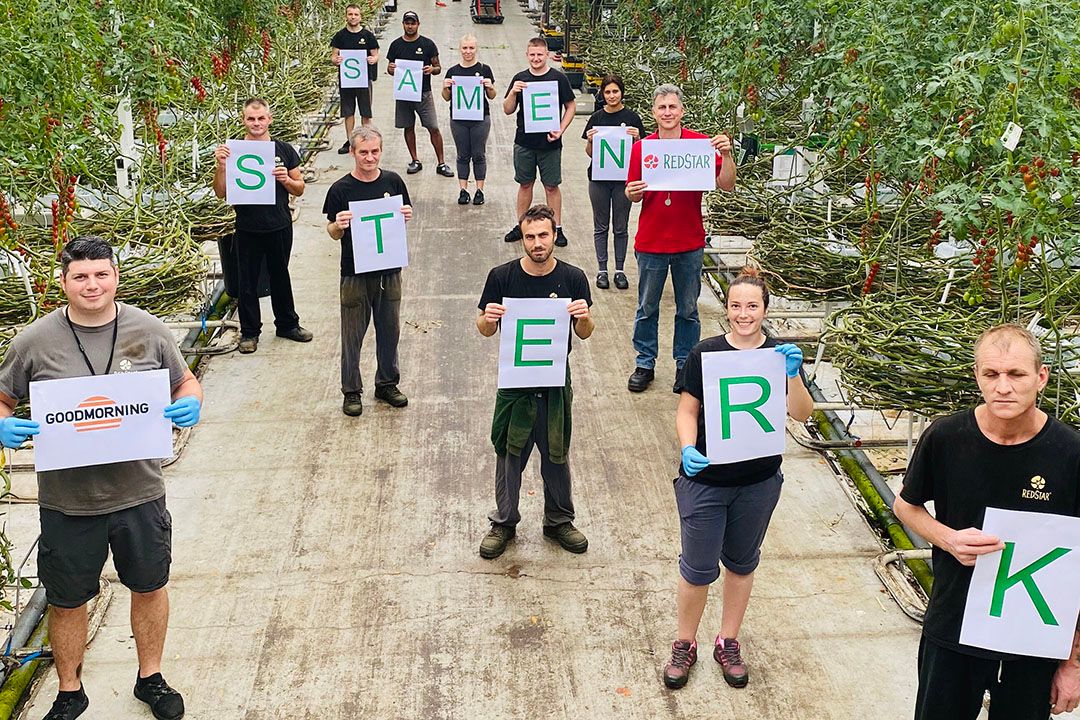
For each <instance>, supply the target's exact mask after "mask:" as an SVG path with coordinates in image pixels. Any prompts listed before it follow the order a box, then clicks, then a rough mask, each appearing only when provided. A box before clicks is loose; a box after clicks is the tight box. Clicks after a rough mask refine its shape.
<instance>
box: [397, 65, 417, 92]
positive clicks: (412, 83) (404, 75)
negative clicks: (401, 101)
mask: <svg viewBox="0 0 1080 720" xmlns="http://www.w3.org/2000/svg"><path fill="white" fill-rule="evenodd" d="M405 83H408V84H409V87H411V88H412V89H413V90H414V91H415V90H416V89H417V87H416V79H415V78H414V77H413V74H412V70H402V71H401V80H399V81H398V86H397V87H398V90H400V89H401V88H403V87H405Z"/></svg>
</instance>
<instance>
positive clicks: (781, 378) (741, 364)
mask: <svg viewBox="0 0 1080 720" xmlns="http://www.w3.org/2000/svg"><path fill="white" fill-rule="evenodd" d="M701 383H702V384H701V387H702V390H703V395H704V406H705V447H706V449H707V450H708V455H709V461H710V462H711V463H712V464H714V465H715V464H722V463H732V462H739V461H740V460H753V459H754V458H760V457H769V456H770V455H780V454H782V453H783V452H784V441H785V435H786V433H785V427H786V425H785V423H786V421H787V375H786V374H785V373H784V356H783V355H781V354H780V353H778V352H776V351H775V350H772V349H765V350H739V351H726V352H707V353H702V355H701Z"/></svg>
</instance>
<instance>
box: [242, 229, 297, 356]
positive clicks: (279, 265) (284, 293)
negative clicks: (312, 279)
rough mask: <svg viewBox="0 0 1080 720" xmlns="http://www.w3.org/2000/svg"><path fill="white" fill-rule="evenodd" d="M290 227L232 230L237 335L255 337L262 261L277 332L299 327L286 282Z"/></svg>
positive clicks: (258, 324) (289, 284)
mask: <svg viewBox="0 0 1080 720" xmlns="http://www.w3.org/2000/svg"><path fill="white" fill-rule="evenodd" d="M292 243H293V229H292V225H291V224H290V225H288V226H287V227H284V228H282V229H281V230H274V231H273V232H248V231H246V230H240V229H237V230H236V256H237V266H238V267H237V270H238V273H237V274H238V275H239V277H238V280H239V281H240V297H239V298H237V304H238V306H239V313H240V334H241V335H242V336H243V337H259V332H260V330H261V329H262V313H261V311H260V309H259V287H258V286H259V271H260V270H261V269H262V261H263V258H264V257H265V258H266V270H267V272H268V274H269V275H270V304H271V306H272V307H273V308H274V325H275V326H276V327H277V329H278V330H292V329H293V328H296V327H299V325H300V316H299V315H297V314H296V307H295V305H294V304H293V293H292V281H291V280H290V279H289V254H290V253H291V252H292Z"/></svg>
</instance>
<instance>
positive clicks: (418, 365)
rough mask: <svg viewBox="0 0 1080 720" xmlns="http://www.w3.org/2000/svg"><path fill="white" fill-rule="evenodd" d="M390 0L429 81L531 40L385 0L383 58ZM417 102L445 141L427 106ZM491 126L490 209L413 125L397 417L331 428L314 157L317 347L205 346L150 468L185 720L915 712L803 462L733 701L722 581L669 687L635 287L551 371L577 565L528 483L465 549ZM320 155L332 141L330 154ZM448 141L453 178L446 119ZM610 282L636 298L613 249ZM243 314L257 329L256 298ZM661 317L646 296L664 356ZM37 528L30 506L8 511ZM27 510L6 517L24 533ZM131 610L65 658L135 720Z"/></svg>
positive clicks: (905, 654)
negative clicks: (580, 534)
mask: <svg viewBox="0 0 1080 720" xmlns="http://www.w3.org/2000/svg"><path fill="white" fill-rule="evenodd" d="M411 8H416V9H418V11H419V13H420V16H421V21H422V23H423V24H422V26H421V32H423V33H424V34H426V35H428V36H430V37H432V38H433V39H434V40H435V41H436V43H437V44H438V45H439V47H440V48H441V49H442V50H443V54H442V57H443V64H444V66H449V65H450V64H452V63H453V62H455V61H456V52H454V48H455V47H456V39H457V38H458V37H459V36H460V35H461V34H463V33H464V32H467V31H471V32H474V33H476V34H477V36H478V37H479V38H480V48H481V50H480V52H481V59H482V60H484V61H485V62H488V63H489V64H492V65H493V67H494V69H495V74H496V78H497V84H498V86H499V88H500V93H501V91H502V90H504V89H505V87H506V83H507V82H508V80H509V77H510V76H511V74H513V73H514V72H516V71H517V70H519V69H522V68H524V67H525V66H526V63H525V60H524V51H525V43H526V40H527V38H528V37H529V36H530V35H531V34H532V33H533V29H532V27H531V26H530V25H529V24H528V23H527V20H526V18H525V17H524V16H523V15H522V14H521V12H520V10H519V8H518V5H517V4H516V3H513V2H509V3H505V4H504V11H505V12H506V14H507V16H508V17H507V22H506V23H505V24H504V25H502V26H474V25H472V24H471V23H470V22H469V17H468V6H467V4H465V3H458V2H455V3H451V4H450V6H449V7H448V8H445V9H439V10H434V9H432V8H431V6H428V5H424V6H418V5H417V3H415V2H405V3H404V4H403V5H402V6H401V7H400V8H399V13H398V15H396V16H395V17H394V19H393V20H392V22H391V25H390V26H389V27H388V31H387V34H386V36H384V37H383V39H382V43H383V45H384V47H385V46H387V45H388V44H389V41H390V40H391V39H392V38H393V37H395V36H396V35H397V34H398V32H399V28H400V26H399V25H398V24H397V23H398V22H399V20H398V18H400V13H401V12H403V11H404V10H406V9H411ZM376 87H377V91H376V111H375V113H376V123H377V125H379V126H380V127H382V128H383V129H384V130H385V131H386V140H387V142H386V145H385V153H384V167H387V168H390V169H394V170H397V171H399V172H402V173H403V172H404V166H405V164H406V162H407V161H408V156H407V154H406V151H405V148H404V143H403V142H402V140H401V138H400V134H399V133H398V132H397V131H394V130H393V129H392V127H391V126H392V101H391V99H390V90H391V89H390V84H389V83H388V82H386V80H385V79H383V80H382V81H380V82H379V83H378V84H377V86H376ZM439 113H440V118H441V122H442V124H443V127H444V128H445V127H447V125H448V113H447V110H446V108H445V106H443V105H441V104H440V107H439ZM583 125H584V120H583V119H580V118H579V119H577V120H575V122H574V124H573V125H572V126H571V129H570V131H569V133H568V142H567V147H566V149H565V150H564V153H563V158H564V162H563V165H564V175H565V178H566V182H565V184H564V186H563V187H564V197H565V212H564V217H565V220H564V225H565V227H566V229H567V234H568V235H569V237H570V247H569V248H567V249H565V250H562V249H560V250H559V252H558V255H559V257H561V258H564V259H566V260H567V261H569V262H571V263H573V264H576V265H579V266H581V267H583V268H584V269H585V270H586V271H587V273H588V274H589V275H590V277H591V276H592V274H593V272H594V262H593V256H592V243H591V211H590V208H589V204H588V200H587V193H586V179H585V172H584V170H585V164H586V158H585V154H584V152H583V146H582V142H581V141H580V140H579V139H578V136H579V135H580V133H581V129H582V127H583ZM513 128H514V126H513V121H512V118H507V117H504V116H502V115H501V113H499V114H498V115H497V117H496V118H495V125H494V129H493V134H492V138H491V141H490V144H489V151H488V154H489V158H490V166H491V169H490V174H489V185H488V189H487V197H488V203H487V205H486V206H484V207H479V208H478V207H472V206H468V207H459V206H458V205H457V204H456V196H457V186H456V182H455V181H454V180H451V179H448V178H441V177H438V176H436V175H435V173H434V167H435V162H434V157H433V155H432V151H431V147H430V145H429V144H428V143H427V141H426V137H423V135H424V133H423V132H421V133H420V134H421V138H420V148H421V150H420V152H421V159H422V160H423V162H424V165H425V169H424V172H423V173H422V174H420V175H418V176H409V177H407V183H408V185H409V189H410V192H411V194H412V197H413V202H414V206H415V210H416V218H415V220H414V221H413V222H412V223H411V224H410V226H409V239H410V243H411V262H412V264H411V265H410V267H409V268H408V269H407V270H405V272H404V302H403V310H402V312H403V321H404V322H403V325H404V327H403V337H402V340H401V359H402V361H401V364H402V383H401V388H402V390H403V391H404V392H405V393H406V394H407V395H409V397H410V404H409V406H408V408H406V409H401V410H395V409H393V408H390V407H388V406H387V405H385V404H382V403H376V402H374V400H373V399H372V398H371V396H370V393H369V394H368V395H367V398H366V399H367V405H366V406H365V411H364V414H363V416H362V417H359V418H348V417H345V416H344V415H342V414H341V412H340V402H341V395H340V392H339V379H338V310H337V308H338V304H337V283H338V270H337V265H338V245H337V243H336V242H334V241H331V240H330V239H329V238H328V237H327V236H326V234H325V232H324V229H323V227H324V218H323V217H322V216H321V215H320V213H319V210H320V208H321V204H322V199H323V195H324V193H325V191H326V189H327V187H328V186H329V184H330V183H331V182H333V181H334V180H336V179H337V178H338V177H340V176H341V175H343V174H345V173H346V172H348V170H349V165H348V162H347V158H345V157H343V156H339V155H336V154H333V153H324V154H322V155H321V156H320V157H319V158H318V159H317V161H316V165H317V167H318V169H319V170H320V178H319V180H318V182H316V183H313V184H310V185H309V186H308V190H307V193H306V195H305V196H304V197H303V199H302V201H301V208H302V212H301V215H300V220H299V222H298V223H297V225H296V243H295V252H294V257H293V264H292V269H293V282H294V287H295V292H296V299H297V305H298V308H299V312H300V315H301V319H302V323H303V324H304V325H305V326H306V327H308V328H309V329H311V330H312V331H313V332H314V333H315V341H314V342H313V343H312V344H310V345H297V344H293V343H289V342H287V341H284V340H279V339H276V338H274V337H273V329H272V325H269V324H268V325H267V327H268V328H269V332H264V335H263V338H264V342H263V344H262V345H261V346H260V348H259V351H258V352H257V353H256V354H255V355H250V356H241V355H231V356H227V357H220V358H215V359H213V360H212V361H211V363H210V365H209V369H208V371H207V372H206V374H205V376H204V378H203V383H204V387H205V390H206V398H207V404H206V408H205V412H204V420H203V423H202V424H201V425H200V426H199V428H197V429H196V431H195V433H194V434H193V437H192V439H191V442H190V444H189V445H188V446H187V449H186V451H185V452H184V455H183V457H182V459H181V460H180V461H179V462H178V463H176V464H175V465H174V466H172V467H171V468H170V469H169V471H168V487H169V496H168V502H169V507H170V508H171V510H172V514H173V518H174V528H175V529H174V564H173V577H172V583H171V585H170V588H171V598H172V604H173V611H172V618H171V622H170V628H169V639H168V643H167V647H166V670H165V673H166V677H167V678H168V680H169V681H170V683H172V684H173V685H174V686H175V687H177V688H178V689H180V690H181V691H182V692H183V693H184V695H185V699H186V702H187V706H188V708H189V711H188V717H189V718H204V719H209V718H245V719H246V720H256V719H263V718H365V719H367V718H371V719H373V720H390V719H402V720H404V719H405V718H423V719H425V720H449V719H451V718H460V719H464V720H472V719H474V718H475V719H480V718H497V719H509V718H529V719H530V720H533V719H535V718H578V717H589V718H619V719H620V720H622V719H627V718H642V719H645V718H648V719H653V718H702V717H718V716H719V717H738V718H747V719H751V720H765V719H770V718H775V719H776V720H781V719H783V720H790V719H791V718H804V719H808V720H818V719H821V720H824V719H826V718H829V719H835V720H847V719H849V718H850V719H852V720H854V719H856V718H858V719H859V720H862V719H864V718H890V719H892V718H903V717H908V716H910V714H911V710H912V707H913V694H914V686H915V652H916V646H917V640H918V627H917V626H916V625H915V624H914V623H912V622H911V621H910V620H908V619H907V618H906V617H905V616H904V615H903V614H902V613H901V612H900V611H899V610H898V609H897V607H896V606H895V605H894V604H893V603H892V602H891V601H890V599H889V598H888V596H887V595H885V594H884V592H883V590H882V588H881V586H880V584H879V582H878V580H877V578H876V577H875V576H874V574H873V572H872V569H871V559H872V558H873V557H874V556H875V555H876V554H877V553H878V552H880V550H879V547H878V545H877V543H876V541H875V539H874V537H873V536H872V534H871V532H870V531H869V530H868V529H867V527H866V526H865V524H864V522H863V520H862V519H861V517H860V515H859V513H858V512H857V511H856V510H854V509H853V508H852V506H851V504H850V503H849V501H848V500H847V498H846V497H845V494H844V492H843V491H842V489H841V488H840V486H839V484H838V481H837V480H836V479H835V478H834V476H833V475H832V473H831V471H830V470H829V468H828V467H827V466H826V465H825V464H824V462H823V461H822V460H821V459H819V457H818V456H817V455H814V454H811V453H808V452H806V451H803V450H801V449H799V448H798V447H797V446H795V447H793V448H792V449H791V450H790V451H789V452H788V454H787V457H786V461H785V471H786V475H787V487H786V489H785V492H784V495H783V498H782V500H781V503H780V506H779V508H778V510H777V512H776V515H775V517H774V520H773V524H772V529H771V531H770V533H769V536H768V539H767V541H766V546H765V551H764V560H763V564H762V566H761V569H760V570H759V572H758V576H757V587H756V589H755V594H754V599H753V602H752V603H751V606H750V610H749V613H748V615H747V618H746V623H745V627H744V630H743V633H742V640H743V643H744V646H745V649H746V657H747V658H748V661H749V663H750V664H751V678H752V680H751V683H750V686H749V687H748V688H746V689H744V690H733V689H731V688H729V687H727V686H726V685H725V684H724V682H723V679H722V676H721V673H720V670H719V667H718V666H717V665H716V664H715V663H714V662H713V661H712V660H711V659H710V657H709V652H708V650H707V649H706V648H707V647H708V646H709V641H710V640H711V637H712V634H713V633H715V632H716V630H717V629H718V627H719V602H718V601H719V593H718V592H717V593H715V597H714V599H713V601H711V602H710V604H709V606H708V608H707V610H706V615H705V619H704V622H703V627H702V634H701V637H700V641H701V642H702V645H703V653H702V658H701V662H700V663H699V665H698V666H697V667H696V668H695V670H694V672H693V675H692V677H691V680H690V683H689V685H688V686H687V687H686V688H685V689H683V690H681V691H678V692H670V691H668V690H666V689H664V687H663V686H662V683H661V681H660V672H661V668H662V665H663V663H664V661H665V660H666V658H667V654H668V651H669V646H670V643H671V640H672V638H673V633H674V629H675V619H674V613H675V603H674V601H675V597H674V587H675V581H676V578H677V565H676V559H677V556H678V552H679V534H678V518H677V516H676V512H675V506H674V502H673V494H672V491H671V479H672V477H673V476H674V474H675V467H676V460H677V458H678V447H677V442H676V439H675V435H674V422H673V420H674V409H675V404H676V398H675V396H674V395H672V394H671V393H670V392H669V391H668V387H669V382H670V381H671V379H672V375H673V365H672V361H671V359H670V357H662V358H661V362H660V364H659V366H658V368H657V382H656V383H655V386H654V387H653V388H652V389H651V390H650V391H649V392H647V393H644V394H642V395H630V394H628V393H627V391H626V378H627V376H628V375H629V373H630V372H631V370H632V369H633V364H634V353H633V351H632V348H631V343H630V334H631V326H632V322H633V315H634V307H635V299H636V298H635V293H634V291H633V290H630V291H628V292H618V291H615V290H609V291H605V292H601V291H596V293H595V295H594V298H595V301H596V302H595V306H594V313H595V315H596V320H597V331H596V334H595V335H594V336H593V337H592V338H591V339H590V340H588V341H587V342H583V343H580V344H579V345H578V346H577V350H576V351H575V352H574V354H573V356H572V358H571V361H572V364H573V368H574V389H575V400H576V403H575V405H576V408H575V409H576V412H575V425H576V427H575V433H574V447H573V452H572V463H573V469H574V474H575V480H576V483H575V499H576V503H577V508H578V515H579V526H580V527H581V528H582V530H583V531H584V532H585V533H586V534H587V535H588V537H589V539H590V543H591V544H590V549H589V551H588V553H587V554H585V555H582V556H573V555H569V554H567V553H565V552H563V551H562V550H561V549H559V548H558V547H557V546H554V545H553V544H551V543H549V542H546V541H545V540H544V539H543V538H542V536H541V533H540V521H541V512H542V492H541V488H540V484H539V475H538V472H537V470H536V468H535V467H534V468H532V469H530V470H529V471H528V472H529V474H528V477H527V480H526V488H525V490H527V494H526V493H525V492H523V496H522V506H523V507H522V514H523V516H524V520H523V522H522V525H521V526H520V530H519V533H518V537H517V540H516V541H515V543H514V544H513V545H512V547H511V549H510V550H509V551H508V552H507V553H506V554H505V555H504V556H503V557H501V558H499V559H498V560H495V561H490V562H489V561H484V560H482V559H481V558H480V557H479V556H478V555H477V546H478V543H479V541H480V538H481V536H482V535H483V533H484V532H485V531H486V529H487V525H488V523H487V521H486V517H485V516H486V513H487V511H488V510H489V508H490V505H491V504H492V485H493V482H492V478H493V472H494V453H493V451H492V449H491V446H490V443H489V441H488V428H489V421H490V413H491V408H492V403H493V398H494V394H495V373H496V356H497V346H498V343H497V342H496V341H495V340H494V339H485V338H481V337H480V336H479V335H478V334H477V333H476V332H475V329H474V327H473V318H474V316H475V313H476V303H477V299H478V297H479V294H480V291H481V288H482V286H483V281H484V278H485V276H486V273H487V271H488V269H489V268H490V267H492V266H494V265H496V264H498V263H501V262H504V261H506V260H509V259H511V258H513V257H515V256H516V254H517V252H518V246H516V245H506V244H504V243H503V242H502V235H503V233H504V232H505V231H506V229H507V228H508V227H509V226H510V225H511V223H512V218H513V201H514V193H515V190H516V187H515V186H514V184H513V183H512V170H511V163H510V158H511V148H512V142H513ZM342 138H343V130H342V128H341V127H340V126H339V127H338V128H335V129H334V134H333V135H332V140H333V142H332V143H331V144H332V146H334V147H336V146H337V145H339V144H340V143H341V141H342ZM446 141H447V158H448V160H449V161H450V162H451V164H452V162H453V157H454V150H453V143H452V141H451V140H450V137H449V132H447V133H446ZM538 198H539V195H538ZM636 215H637V211H635V212H634V216H633V218H632V222H633V221H636ZM628 270H629V275H630V278H631V283H632V284H636V270H635V267H634V264H633V260H632V259H631V260H630V261H629V264H628ZM706 292H707V291H706ZM264 313H265V317H267V318H269V317H270V312H269V304H268V303H267V305H266V306H265V310H264ZM672 313H673V305H672V304H671V301H670V298H668V299H667V300H665V305H664V313H663V321H662V323H661V338H662V339H663V340H662V342H661V355H663V356H668V355H669V354H670V333H671V316H672ZM702 315H703V319H704V323H705V327H706V333H707V334H712V333H713V332H714V331H715V329H716V327H717V325H716V319H717V318H718V317H719V314H718V308H717V306H716V303H715V301H713V300H712V298H711V297H707V298H703V302H702ZM368 340H369V345H368V346H367V347H365V350H364V358H363V365H364V376H365V381H366V382H367V383H368V385H369V387H370V386H371V385H372V383H373V375H374V357H373V352H372V349H373V347H372V346H371V344H370V343H371V342H372V337H371V335H370V334H369V337H368ZM32 512H33V509H32V506H28V507H26V508H25V512H24V515H26V514H27V513H32ZM27 518H30V520H32V515H27V517H25V518H23V519H22V520H23V525H30V526H32V522H31V521H28V520H27ZM108 572H109V573H110V574H111V573H112V568H111V566H110V567H109V568H108ZM112 577H115V576H112ZM127 613H128V595H127V592H126V591H125V590H123V589H122V588H120V587H119V586H117V592H116V594H115V597H114V599H113V601H112V605H111V607H110V609H109V612H108V615H107V617H106V620H105V624H104V626H103V627H102V629H101V631H100V632H99V634H98V635H97V637H96V638H95V640H94V641H93V643H92V644H91V646H90V649H89V651H88V654H87V661H86V669H85V673H84V678H85V685H86V688H87V692H88V694H89V696H90V699H91V705H90V710H89V711H88V712H87V714H86V715H85V716H84V717H87V718H110V719H111V718H119V717H149V713H148V712H147V711H146V710H145V708H144V707H143V706H142V705H141V704H140V703H138V702H137V701H136V700H134V699H133V698H132V696H131V686H132V683H133V681H134V677H135V671H136V660H135V651H134V641H133V640H132V639H131V636H130V630H129V627H128V618H127ZM55 690H56V684H55V679H54V677H52V676H50V678H49V680H48V681H47V682H46V683H45V684H44V686H43V687H42V690H41V692H40V693H39V695H38V699H37V701H36V702H35V704H34V706H33V707H32V709H31V710H30V712H29V715H28V716H29V717H31V718H35V719H36V718H40V717H42V715H43V714H44V712H46V710H47V708H48V706H49V704H50V703H51V700H52V697H53V695H54V693H55Z"/></svg>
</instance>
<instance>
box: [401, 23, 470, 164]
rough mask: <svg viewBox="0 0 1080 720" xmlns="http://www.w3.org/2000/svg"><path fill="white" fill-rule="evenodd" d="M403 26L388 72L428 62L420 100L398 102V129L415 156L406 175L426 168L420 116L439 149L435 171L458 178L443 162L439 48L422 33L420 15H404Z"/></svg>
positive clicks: (422, 123) (435, 147) (411, 154)
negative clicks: (434, 83) (434, 86)
mask: <svg viewBox="0 0 1080 720" xmlns="http://www.w3.org/2000/svg"><path fill="white" fill-rule="evenodd" d="M401 27H402V28H403V29H404V33H403V34H402V36H401V37H399V38H397V39H396V40H394V42H392V43H390V49H389V50H388V51H387V53H386V59H387V60H388V61H389V63H388V64H387V66H386V72H388V73H389V74H390V75H393V74H394V70H395V69H396V65H395V63H396V61H397V60H420V61H421V62H423V63H424V80H423V86H422V88H421V96H420V101H419V102H412V101H409V100H395V101H394V127H396V128H401V129H403V130H404V131H405V146H406V147H408V148H409V156H410V157H412V162H410V163H409V167H408V168H407V169H406V172H407V173H409V174H410V175H413V174H415V173H418V172H420V171H421V170H423V169H424V165H423V163H421V162H420V159H419V158H418V157H417V154H416V116H417V115H419V116H420V124H421V125H423V126H424V127H426V128H427V130H428V134H429V135H430V136H431V147H432V148H434V149H435V158H436V159H437V160H438V163H439V164H438V165H436V166H435V172H436V173H438V174H439V175H442V176H443V177H454V171H453V170H451V169H450V166H449V165H447V164H446V162H445V161H444V159H443V138H442V133H441V132H440V131H439V118H438V116H436V114H435V99H434V97H432V95H431V76H432V75H438V74H439V73H441V72H442V66H441V65H440V64H439V48H437V47H436V46H435V43H434V42H432V41H431V39H430V38H426V37H424V36H423V35H421V34H420V16H419V15H417V14H416V13H415V12H413V11H412V10H410V11H409V12H407V13H405V14H404V15H402V16H401Z"/></svg>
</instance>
